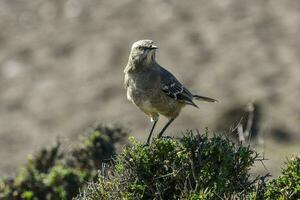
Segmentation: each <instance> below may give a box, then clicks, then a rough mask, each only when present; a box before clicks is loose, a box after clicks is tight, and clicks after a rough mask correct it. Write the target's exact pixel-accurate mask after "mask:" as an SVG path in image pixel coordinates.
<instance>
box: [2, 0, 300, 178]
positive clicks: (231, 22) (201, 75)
mask: <svg viewBox="0 0 300 200" xmlns="http://www.w3.org/2000/svg"><path fill="white" fill-rule="evenodd" d="M299 10H300V2H298V1H280V0H273V1H270V0H269V1H260V0H252V1H238V0H233V1H229V0H222V1H218V0H212V1H204V0H201V1H177V2H174V1H167V0H166V1H159V0H151V1H139V0H124V1H118V0H111V1H97V0H85V1H80V0H67V1H66V0H52V1H50V0H47V1H45V0H27V1H22V0H2V1H0V160H1V162H0V176H7V175H11V174H14V172H15V170H16V168H17V166H18V165H19V164H21V163H24V162H25V160H26V157H27V155H28V154H31V153H33V152H34V150H36V149H39V148H41V147H42V146H45V145H49V144H51V143H53V141H55V139H56V138H57V137H58V136H59V137H61V138H66V139H68V140H70V141H72V140H75V138H76V137H77V136H78V135H80V134H81V133H82V132H84V131H85V130H86V128H87V127H89V126H91V125H93V124H94V123H97V122H101V123H113V124H115V123H118V124H121V125H123V126H125V127H126V128H130V129H131V130H132V134H134V136H136V137H137V138H138V139H143V140H144V139H145V138H146V134H147V133H148V129H149V128H150V121H149V120H148V119H147V118H146V117H145V116H144V115H143V114H142V113H141V112H140V111H139V110H138V109H137V108H136V107H135V106H133V105H132V104H131V103H130V102H128V101H127V100H126V95H125V91H124V88H123V69H124V67H125V65H126V63H127V58H128V54H129V50H130V46H131V44H132V43H133V42H134V41H136V40H139V39H145V38H149V39H153V40H154V41H155V42H156V43H157V45H158V47H159V49H158V52H157V60H158V62H159V63H160V64H161V65H163V66H165V67H166V68H167V69H169V70H170V71H171V72H173V73H174V74H175V75H176V76H177V77H178V79H179V80H180V81H181V82H183V83H185V85H186V86H187V87H188V88H190V90H191V91H193V92H198V93H199V94H202V95H207V96H211V97H214V98H217V99H219V100H220V103H218V104H204V103H199V106H200V110H199V111H197V110H195V109H194V108H191V107H187V108H185V109H184V110H183V112H182V114H181V115H180V117H179V118H178V119H176V121H175V122H174V124H173V125H172V126H171V127H170V129H168V131H167V134H171V133H172V132H175V133H177V134H180V132H178V130H185V129H190V128H193V129H200V130H203V129H204V128H205V127H209V128H210V129H212V130H219V131H220V130H221V131H223V132H224V133H225V132H228V130H229V128H230V127H231V126H233V127H234V126H235V125H236V124H237V123H238V121H239V118H241V117H242V115H243V114H242V113H241V114H240V115H241V116H240V115H237V116H236V115H235V116H233V115H234V114H235V113H236V112H235V110H236V109H240V108H244V107H245V106H246V105H247V104H248V103H249V102H255V103H256V104H255V105H257V108H259V114H257V116H256V119H259V120H257V121H256V124H258V125H257V127H258V128H257V129H256V134H257V139H256V142H255V143H256V146H255V147H256V148H259V150H260V151H261V152H264V155H265V157H266V158H268V159H269V160H267V161H266V162H265V165H266V167H267V168H268V170H270V171H271V172H272V174H274V175H277V174H278V172H279V170H280V167H281V164H282V162H283V161H285V160H286V157H287V156H289V155H291V154H297V153H298V154H299V152H300V145H299V142H300V135H299V130H300V123H299V122H300V104H299V102H298V101H299V99H300V77H299V76H300V66H299V65H300V40H299V35H300V13H299ZM231 119H232V120H231ZM165 121H166V120H165V119H164V120H161V122H160V124H159V127H157V129H159V128H160V127H161V126H163V123H165ZM224 124H225V125H224ZM220 127H222V128H220ZM224 127H227V128H224ZM227 134H229V133H227ZM232 134H234V133H232ZM257 171H258V172H264V169H263V167H262V166H258V169H257Z"/></svg>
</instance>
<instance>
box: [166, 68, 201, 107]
mask: <svg viewBox="0 0 300 200" xmlns="http://www.w3.org/2000/svg"><path fill="white" fill-rule="evenodd" d="M160 77H161V80H160V89H161V90H162V91H163V92H164V93H165V94H166V95H167V96H169V97H171V98H173V99H175V100H177V101H181V102H184V103H185V104H190V105H193V106H195V107H198V106H197V105H196V104H195V103H194V102H193V94H192V93H191V92H190V91H189V90H188V89H186V88H185V87H184V86H183V85H182V84H181V83H180V82H179V81H178V80H177V79H176V78H175V77H174V76H173V75H172V74H171V73H170V72H168V71H167V70H166V69H164V68H162V67H161V68H160Z"/></svg>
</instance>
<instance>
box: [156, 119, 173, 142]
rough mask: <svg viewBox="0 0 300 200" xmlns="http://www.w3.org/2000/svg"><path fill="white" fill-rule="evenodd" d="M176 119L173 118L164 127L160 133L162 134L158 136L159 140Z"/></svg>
mask: <svg viewBox="0 0 300 200" xmlns="http://www.w3.org/2000/svg"><path fill="white" fill-rule="evenodd" d="M174 119H175V118H171V119H170V120H169V121H168V122H167V124H166V125H165V126H164V127H163V129H162V130H161V131H160V133H159V134H158V136H157V138H160V137H161V136H162V134H163V133H164V132H165V130H166V129H167V128H168V126H170V124H171V123H172V122H173V121H174Z"/></svg>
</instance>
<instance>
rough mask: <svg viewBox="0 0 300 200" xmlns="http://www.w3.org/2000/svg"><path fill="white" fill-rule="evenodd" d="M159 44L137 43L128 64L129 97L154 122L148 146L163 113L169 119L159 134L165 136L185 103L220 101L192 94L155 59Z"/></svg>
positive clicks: (126, 75)
mask: <svg viewBox="0 0 300 200" xmlns="http://www.w3.org/2000/svg"><path fill="white" fill-rule="evenodd" d="M156 49H157V46H156V45H155V43H154V42H153V41H152V40H139V41H137V42H135V43H133V45H132V47H131V52H130V55H129V59H128V63H127V65H126V67H125V70H124V73H125V80H124V85H125V89H126V92H127V99H128V100H130V101H132V103H134V104H135V105H136V106H137V107H138V108H139V109H141V110H142V111H143V112H144V113H145V114H146V115H147V116H149V117H150V119H151V122H153V125H152V128H151V130H150V133H149V136H148V139H147V142H146V145H149V143H150V140H151V136H152V133H153V130H154V127H155V125H156V123H157V121H158V117H159V115H163V116H165V117H167V118H168V119H169V121H168V122H167V124H166V125H165V126H164V127H163V128H162V130H161V131H160V132H159V134H158V138H160V137H161V136H162V134H163V133H164V131H165V130H166V129H167V128H168V126H169V125H170V124H171V123H172V122H173V121H174V119H175V118H176V117H177V116H178V115H179V113H180V111H181V109H182V108H183V107H184V106H185V105H192V106H194V107H196V108H198V106H197V105H196V104H195V103H194V102H193V100H202V101H207V102H217V100H215V99H212V98H209V97H205V96H200V95H195V94H192V93H191V92H190V91H189V90H188V89H186V88H185V87H184V86H183V85H182V84H181V83H180V82H179V81H178V80H177V79H176V78H175V76H174V75H172V74H171V73H170V72H169V71H167V70H166V69H164V68H163V67H161V66H160V65H159V64H158V63H157V62H156V60H155V53H156Z"/></svg>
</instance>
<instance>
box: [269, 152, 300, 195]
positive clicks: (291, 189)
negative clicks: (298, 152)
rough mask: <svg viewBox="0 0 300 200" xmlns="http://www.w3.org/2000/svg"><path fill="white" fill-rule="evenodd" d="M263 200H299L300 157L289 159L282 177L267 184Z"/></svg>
mask: <svg viewBox="0 0 300 200" xmlns="http://www.w3.org/2000/svg"><path fill="white" fill-rule="evenodd" d="M265 199H268V200H271V199H272V200H273V199H280V200H290V199H291V200H292V199H295V200H296V199H300V157H293V158H292V159H290V160H289V161H288V162H287V163H286V168H285V169H283V171H282V175H281V176H279V177H278V178H277V179H274V180H272V181H270V182H268V183H267V185H266V192H265Z"/></svg>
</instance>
